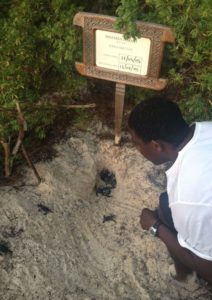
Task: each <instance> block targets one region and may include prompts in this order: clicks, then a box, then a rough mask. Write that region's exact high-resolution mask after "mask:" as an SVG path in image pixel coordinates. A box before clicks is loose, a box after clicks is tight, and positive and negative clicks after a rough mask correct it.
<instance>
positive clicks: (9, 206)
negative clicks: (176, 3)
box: [0, 123, 212, 300]
mask: <svg viewBox="0 0 212 300" xmlns="http://www.w3.org/2000/svg"><path fill="white" fill-rule="evenodd" d="M104 130H106V129H105V128H104V127H103V126H102V125H101V123H97V124H95V125H92V126H91V127H90V128H89V129H88V130H87V131H86V132H84V133H83V132H77V131H75V132H69V137H68V138H67V139H66V140H65V141H62V142H61V143H59V144H57V145H55V150H56V151H57V155H56V157H55V158H54V159H53V160H51V161H45V162H40V163H37V164H36V168H37V170H38V171H39V173H40V175H41V177H42V182H41V184H40V185H36V179H35V178H34V176H33V173H32V171H31V170H30V169H28V168H25V169H23V173H24V177H23V178H22V179H21V181H20V182H17V183H16V185H15V186H14V187H11V186H10V187H9V186H7V187H1V189H0V254H1V255H0V299H2V300H13V299H14V300H22V299H26V300H34V299H39V300H48V299H52V300H60V299H61V300H81V299H82V300H95V299H96V300H107V299H108V300H140V299H141V300H147V299H154V300H156V299H163V300H170V299H176V300H179V299H212V295H211V293H210V291H209V289H208V288H207V286H206V285H205V283H204V282H202V281H199V280H198V279H197V278H196V277H195V276H193V277H191V278H190V280H188V282H186V283H182V284H178V283H177V282H175V280H173V279H172V277H171V276H170V270H171V269H172V267H173V265H172V259H171V258H170V257H169V254H168V252H167V250H166V247H165V246H164V245H163V244H162V242H161V241H160V240H158V239H157V238H154V237H152V236H150V234H149V233H148V232H146V231H143V230H142V229H141V227H140V224H139V215H140V212H141V209H142V208H143V207H146V206H147V207H149V208H155V207H156V206H157V203H158V197H159V194H160V193H161V191H163V190H164V189H165V175H164V168H165V167H164V166H160V167H155V166H153V165H152V164H151V163H150V162H148V161H146V160H145V159H144V158H142V156H141V155H140V154H139V153H138V152H137V151H136V149H135V148H134V147H133V146H132V145H131V143H130V142H125V143H123V145H122V146H121V147H117V146H114V143H113V140H110V139H103V138H100V137H99V136H100V134H102V132H104ZM103 168H107V169H109V170H111V171H113V172H114V174H115V176H116V180H117V186H116V188H115V189H113V190H112V195H111V197H105V196H102V195H98V196H97V195H96V192H95V186H96V184H97V182H98V174H99V172H100V170H102V169H103ZM42 205H43V206H44V210H42ZM39 206H40V207H39ZM46 207H47V208H48V209H49V211H48V209H46V210H45V208H46ZM110 214H112V215H115V217H114V220H111V221H106V222H103V220H104V216H108V215H110Z"/></svg>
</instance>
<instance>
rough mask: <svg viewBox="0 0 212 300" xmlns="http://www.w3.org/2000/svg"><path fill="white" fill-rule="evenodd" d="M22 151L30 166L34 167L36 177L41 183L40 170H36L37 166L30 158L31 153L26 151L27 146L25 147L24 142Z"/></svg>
mask: <svg viewBox="0 0 212 300" xmlns="http://www.w3.org/2000/svg"><path fill="white" fill-rule="evenodd" d="M21 152H22V153H23V156H24V158H25V159H26V161H27V163H28V165H29V167H31V168H32V170H33V172H34V174H35V176H36V178H37V180H38V183H40V182H41V177H40V175H39V174H38V171H37V170H36V168H35V166H34V164H33V162H32V161H31V159H30V158H29V155H28V153H27V151H26V149H25V147H24V145H23V144H21Z"/></svg>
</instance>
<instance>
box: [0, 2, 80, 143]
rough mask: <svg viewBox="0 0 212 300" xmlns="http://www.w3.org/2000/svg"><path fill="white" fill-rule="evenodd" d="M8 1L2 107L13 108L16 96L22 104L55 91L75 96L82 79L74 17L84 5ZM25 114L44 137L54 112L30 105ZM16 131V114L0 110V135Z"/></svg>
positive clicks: (2, 32)
mask: <svg viewBox="0 0 212 300" xmlns="http://www.w3.org/2000/svg"><path fill="white" fill-rule="evenodd" d="M5 3H6V5H3V4H1V5H2V7H3V8H4V9H3V11H1V13H0V36H1V44H0V106H1V107H3V108H5V109H8V108H14V109H15V101H16V100H18V101H19V103H20V106H21V107H22V108H23V107H25V105H26V104H27V105H28V106H32V107H33V105H34V104H36V103H37V102H38V101H40V97H41V95H42V94H43V93H51V92H52V91H55V90H56V91H58V90H62V91H63V92H64V93H65V92H66V93H67V94H68V97H67V98H69V99H70V98H71V97H75V96H76V94H77V93H78V92H79V89H80V87H81V84H82V80H81V79H80V80H78V81H77V79H76V77H77V76H76V74H75V73H74V62H75V59H77V58H78V57H80V54H81V53H80V51H79V43H80V35H79V34H77V32H76V29H75V28H74V26H73V24H72V22H73V16H74V14H75V13H76V12H77V11H78V10H79V9H80V7H77V6H76V5H74V4H70V1H65V0H52V1H46V0H38V1H33V0H22V1H5ZM73 77H75V79H74V80H73ZM25 117H26V119H27V123H28V127H29V130H31V129H35V132H36V133H37V134H38V137H40V138H43V137H44V136H45V130H44V129H45V127H46V126H47V125H49V124H51V123H52V122H53V120H54V118H55V113H54V112H53V111H51V112H49V113H47V112H46V111H44V112H42V111H40V110H31V111H30V112H26V113H25ZM17 130H18V124H17V122H16V117H15V114H13V115H11V113H5V112H1V113H0V139H8V138H9V137H12V138H13V136H14V135H16V132H17Z"/></svg>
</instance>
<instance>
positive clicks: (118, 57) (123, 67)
mask: <svg viewBox="0 0 212 300" xmlns="http://www.w3.org/2000/svg"><path fill="white" fill-rule="evenodd" d="M150 45H151V40H150V39H148V38H139V39H137V40H136V41H134V40H132V39H130V40H125V39H124V37H123V34H121V33H116V32H110V31H104V30H96V66H97V67H102V68H107V69H111V70H116V71H120V72H127V73H133V74H137V75H147V71H148V64H149V54H150Z"/></svg>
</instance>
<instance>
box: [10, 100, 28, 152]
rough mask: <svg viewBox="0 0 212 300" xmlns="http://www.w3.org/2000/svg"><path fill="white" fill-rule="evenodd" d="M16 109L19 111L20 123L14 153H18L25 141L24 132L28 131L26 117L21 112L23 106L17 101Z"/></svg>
mask: <svg viewBox="0 0 212 300" xmlns="http://www.w3.org/2000/svg"><path fill="white" fill-rule="evenodd" d="M16 110H17V113H18V123H19V133H18V138H17V140H16V143H15V146H14V148H13V151H12V154H13V155H16V154H17V153H18V150H19V148H20V146H21V144H22V142H23V139H24V132H25V131H27V124H26V121H25V119H24V116H23V114H22V112H21V108H20V105H19V103H18V102H17V101H16Z"/></svg>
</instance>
